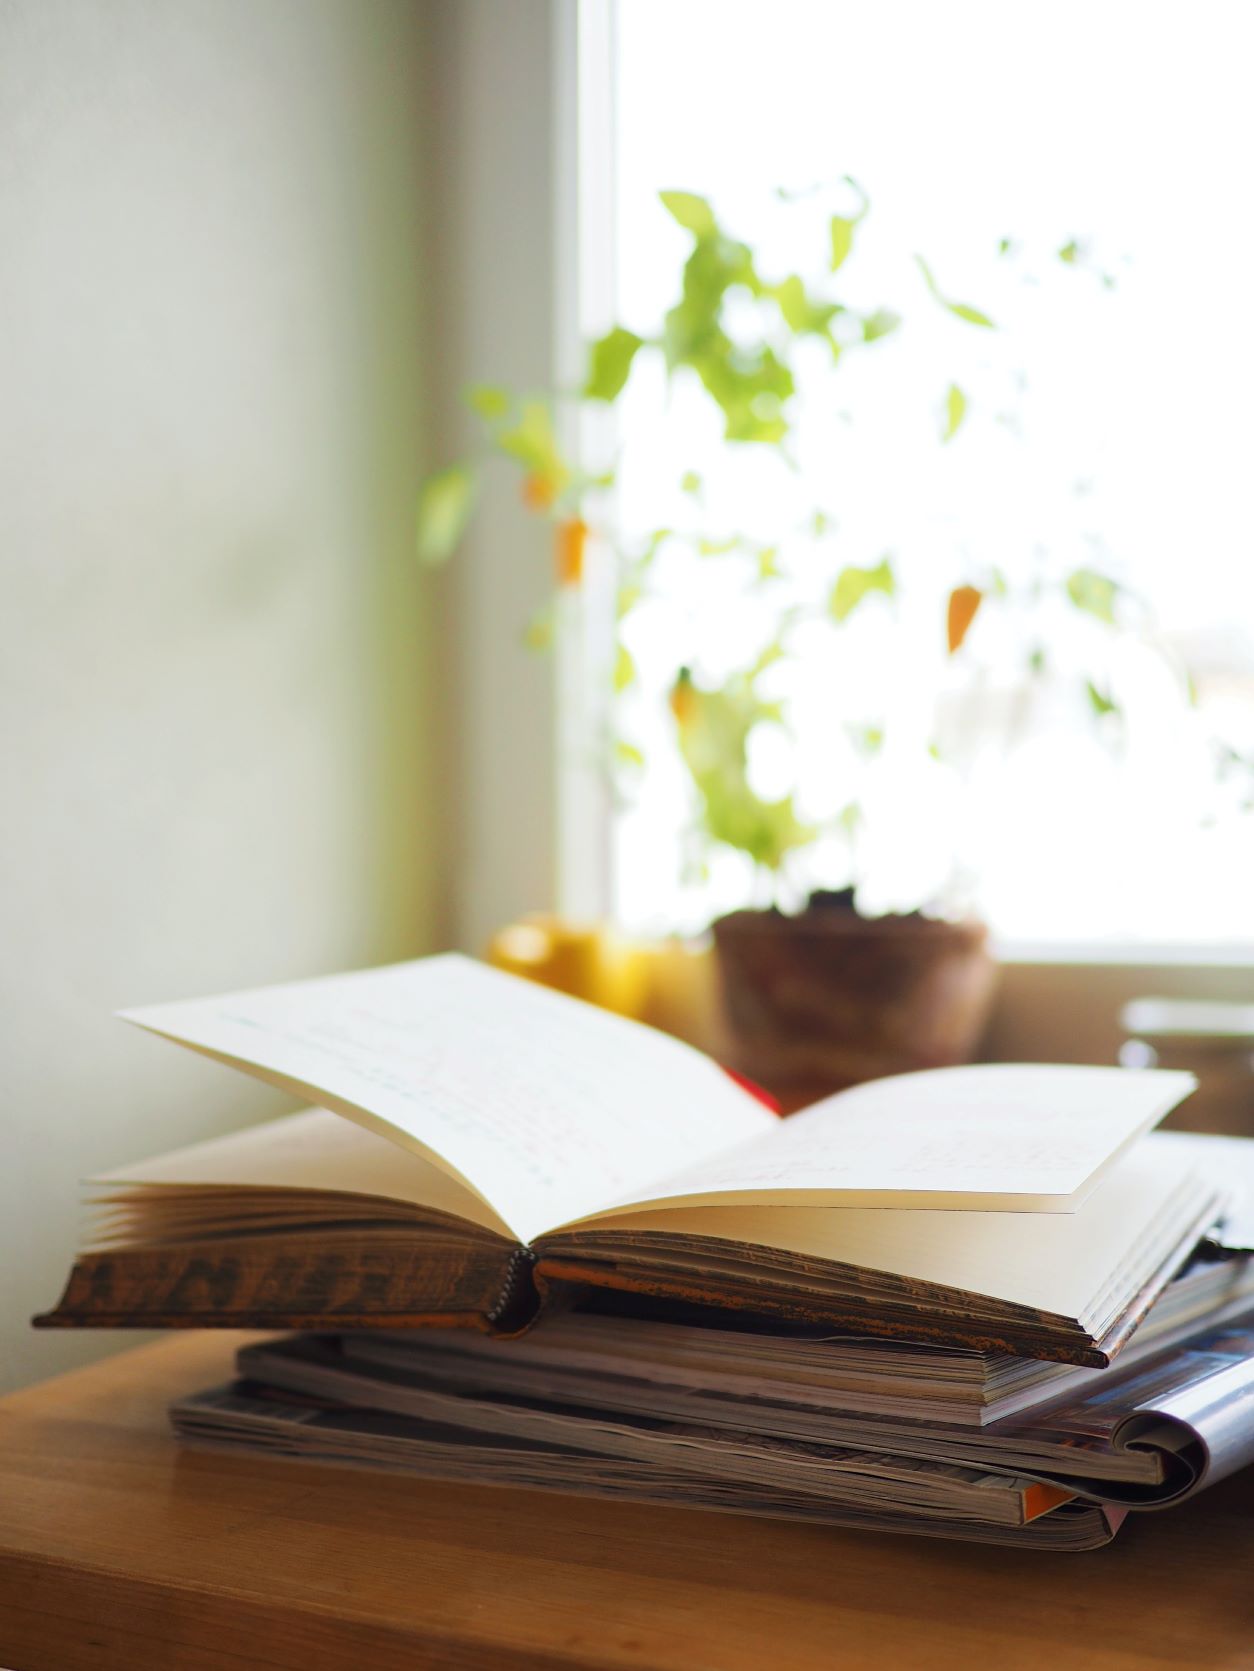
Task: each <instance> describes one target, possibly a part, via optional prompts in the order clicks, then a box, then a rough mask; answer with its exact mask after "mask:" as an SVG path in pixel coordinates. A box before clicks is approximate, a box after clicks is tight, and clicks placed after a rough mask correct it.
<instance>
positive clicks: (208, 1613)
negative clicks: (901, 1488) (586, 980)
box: [0, 1334, 1254, 1671]
mask: <svg viewBox="0 0 1254 1671" xmlns="http://www.w3.org/2000/svg"><path fill="white" fill-rule="evenodd" d="M237 1344H238V1337H227V1336H222V1335H216V1336H215V1335H212V1334H202V1335H193V1336H186V1337H178V1338H172V1339H170V1340H168V1341H164V1342H162V1343H161V1344H159V1345H157V1346H152V1347H146V1348H144V1349H143V1350H141V1351H137V1352H129V1353H126V1354H124V1355H122V1356H120V1357H117V1358H114V1359H112V1360H110V1361H109V1362H107V1363H104V1364H102V1365H100V1366H98V1367H95V1368H92V1369H87V1370H80V1371H78V1372H76V1373H74V1374H72V1375H67V1376H64V1377H63V1378H61V1379H60V1380H57V1381H53V1382H50V1383H48V1384H46V1385H44V1386H42V1387H35V1388H32V1389H30V1390H29V1391H26V1392H22V1393H18V1394H17V1395H16V1396H14V1397H11V1398H9V1399H7V1400H5V1401H4V1402H3V1403H0V1665H2V1666H5V1667H8V1668H9V1671H80V1668H81V1671H263V1668H264V1671H286V1668H292V1671H324V1668H325V1671H402V1668H403V1671H416V1668H417V1667H459V1668H462V1671H487V1668H489V1667H493V1668H494V1667H508V1668H510V1671H523V1668H526V1671H539V1668H540V1667H549V1668H553V1667H556V1668H559V1671H560V1668H563V1667H565V1668H571V1667H597V1668H610V1667H613V1668H620V1667H633V1668H637V1671H638V1668H640V1667H658V1668H667V1671H695V1668H698V1667H700V1668H702V1671H715V1668H717V1671H808V1668H810V1667H816V1668H817V1667H822V1668H824V1671H828V1668H832V1667H840V1668H845V1667H857V1666H873V1667H876V1668H877V1671H907V1668H909V1671H913V1668H914V1667H920V1666H923V1667H962V1671H972V1668H974V1671H1014V1668H1016V1667H1029V1666H1030V1667H1044V1666H1050V1667H1054V1666H1065V1667H1067V1668H1068V1671H1074V1668H1087V1667H1099V1666H1100V1667H1103V1668H1107V1671H1113V1668H1119V1671H1145V1668H1146V1667H1162V1666H1179V1667H1184V1666H1188V1667H1216V1668H1218V1667H1224V1671H1235V1668H1236V1667H1241V1666H1251V1667H1254V1470H1248V1471H1247V1473H1246V1474H1245V1475H1244V1476H1239V1477H1238V1478H1237V1479H1234V1480H1230V1481H1228V1482H1227V1484H1226V1485H1222V1486H1219V1487H1218V1488H1217V1489H1216V1490H1215V1491H1214V1492H1213V1493H1211V1494H1210V1495H1209V1496H1208V1497H1203V1498H1201V1499H1199V1500H1198V1501H1196V1502H1194V1503H1191V1504H1188V1505H1186V1506H1185V1507H1184V1508H1181V1509H1178V1510H1175V1511H1173V1512H1169V1513H1166V1514H1160V1515H1147V1516H1143V1517H1140V1518H1138V1519H1137V1520H1135V1521H1134V1522H1133V1523H1132V1524H1131V1525H1129V1526H1125V1528H1124V1531H1123V1533H1122V1535H1121V1536H1120V1538H1119V1539H1118V1540H1117V1541H1116V1542H1115V1543H1114V1544H1113V1545H1112V1546H1111V1547H1110V1548H1108V1549H1104V1550H1098V1551H1096V1552H1095V1553H1092V1554H1088V1555H1033V1554H1031V1553H1028V1552H1024V1551H1004V1550H996V1549H988V1548H982V1547H980V1546H978V1545H965V1546H964V1545H961V1544H952V1545H948V1544H943V1543H934V1542H930V1541H927V1540H924V1539H914V1538H903V1537H898V1538H894V1537H887V1536H871V1535H867V1534H865V1533H856V1534H855V1533H848V1532H831V1531H823V1530H818V1529H815V1528H812V1527H802V1526H791V1525H787V1524H782V1523H771V1522H764V1521H752V1520H745V1519H740V1518H737V1517H734V1516H724V1515H712V1514H701V1513H697V1512H695V1511H692V1510H680V1509H675V1510H665V1511H663V1510H658V1509H650V1508H643V1507H631V1506H626V1507H624V1506H611V1505H607V1504H605V1503H596V1502H580V1501H578V1500H577V1499H573V1498H564V1497H555V1496H548V1495H545V1494H539V1493H525V1492H514V1491H494V1490H490V1489H485V1488H476V1489H471V1488H468V1487H455V1486H449V1485H431V1484H424V1483H422V1482H418V1481H412V1480H406V1479H400V1478H395V1477H391V1476H388V1475H382V1474H366V1473H354V1472H350V1471H348V1470H341V1469H336V1468H330V1467H311V1466H308V1465H306V1464H304V1463H285V1462H282V1461H275V1460H252V1459H250V1458H247V1457H232V1456H220V1455H213V1454H209V1453H194V1452H190V1451H186V1450H181V1449H179V1448H178V1447H176V1445H175V1444H174V1442H173V1440H172V1439H171V1437H170V1435H169V1433H168V1432H167V1429H166V1421H165V1406H166V1404H167V1402H168V1400H169V1399H170V1398H171V1397H172V1396H174V1395H175V1394H178V1393H183V1392H187V1391H191V1390H192V1389H194V1388H197V1387H201V1386H205V1385H209V1384H210V1383H212V1382H214V1381H216V1380H220V1379H224V1378H225V1375H226V1372H227V1369H228V1366H229V1363H230V1357H231V1352H232V1350H233V1348H234V1347H235V1345H237Z"/></svg>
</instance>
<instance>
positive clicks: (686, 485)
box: [679, 470, 701, 493]
mask: <svg viewBox="0 0 1254 1671" xmlns="http://www.w3.org/2000/svg"><path fill="white" fill-rule="evenodd" d="M679 489H680V492H681V493H700V491H701V478H700V476H699V475H698V474H697V472H696V471H695V470H685V471H684V473H683V475H682V476H681V477H680V478H679Z"/></svg>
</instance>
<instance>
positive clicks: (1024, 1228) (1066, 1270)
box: [541, 1134, 1213, 1318]
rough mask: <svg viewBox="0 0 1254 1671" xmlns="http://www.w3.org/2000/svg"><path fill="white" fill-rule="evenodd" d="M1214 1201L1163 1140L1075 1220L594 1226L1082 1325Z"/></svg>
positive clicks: (624, 1216)
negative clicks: (761, 1255)
mask: <svg viewBox="0 0 1254 1671" xmlns="http://www.w3.org/2000/svg"><path fill="white" fill-rule="evenodd" d="M1164 1135H1166V1134H1164ZM1211 1195H1213V1191H1212V1190H1210V1189H1209V1187H1205V1186H1202V1185H1201V1184H1200V1183H1199V1182H1198V1181H1197V1180H1196V1178H1195V1177H1194V1175H1193V1174H1192V1171H1191V1168H1190V1167H1188V1166H1187V1165H1182V1164H1181V1157H1180V1155H1179V1153H1178V1152H1177V1151H1176V1150H1175V1149H1174V1148H1172V1147H1169V1146H1168V1145H1167V1144H1166V1143H1165V1142H1164V1141H1163V1137H1162V1136H1159V1135H1154V1136H1151V1137H1150V1138H1148V1139H1147V1140H1146V1141H1145V1142H1144V1143H1138V1144H1137V1145H1136V1146H1135V1147H1134V1148H1132V1149H1131V1150H1130V1151H1129V1152H1128V1153H1127V1154H1125V1155H1122V1156H1120V1158H1119V1159H1118V1160H1117V1161H1116V1162H1115V1163H1114V1165H1113V1166H1111V1167H1110V1169H1109V1171H1108V1172H1107V1174H1106V1175H1105V1176H1104V1177H1103V1179H1102V1182H1101V1183H1100V1184H1099V1185H1098V1187H1097V1189H1096V1190H1095V1191H1094V1192H1093V1195H1092V1196H1091V1197H1090V1199H1089V1201H1088V1203H1087V1204H1086V1206H1085V1207H1084V1209H1083V1210H1082V1211H1081V1212H1077V1213H1004V1212H936V1211H926V1210H925V1211H894V1210H888V1211H885V1210H882V1209H874V1208H865V1207H861V1208H859V1207H848V1208H846V1207H835V1208H832V1207H828V1208H819V1207H795V1208H790V1209H789V1210H787V1211H780V1209H779V1208H775V1207H766V1206H761V1205H755V1206H721V1205H713V1204H711V1205H705V1206H684V1207H674V1206H671V1207H667V1208H663V1209H661V1210H656V1211H647V1212H636V1211H633V1210H630V1209H624V1210H623V1212H621V1213H616V1214H612V1215H607V1216H606V1217H605V1218H603V1219H599V1220H598V1221H597V1222H596V1223H594V1224H588V1225H587V1226H586V1227H585V1228H586V1230H587V1232H588V1233H589V1234H590V1235H591V1234H596V1233H598V1232H602V1233H608V1234H616V1233H618V1232H620V1231H622V1232H629V1233H630V1232H635V1233H639V1234H645V1233H649V1232H652V1233H656V1234H658V1235H662V1236H694V1237H713V1238H715V1239H717V1240H726V1241H729V1242H737V1243H740V1244H742V1245H745V1244H747V1245H749V1246H757V1247H761V1248H763V1249H769V1248H778V1249H781V1250H783V1251H784V1252H788V1253H795V1254H799V1255H800V1256H802V1257H803V1258H806V1259H813V1260H821V1261H823V1262H825V1263H828V1262H830V1263H832V1264H838V1265H847V1266H855V1267H860V1268H862V1269H865V1270H871V1271H886V1272H891V1273H893V1274H894V1275H898V1276H902V1277H906V1278H910V1279H914V1280H916V1281H919V1282H926V1283H935V1284H942V1285H944V1286H945V1287H949V1288H955V1289H959V1290H962V1291H964V1292H966V1293H969V1294H980V1295H988V1296H990V1297H991V1298H994V1299H999V1300H1003V1301H1005V1302H1007V1303H1009V1304H1013V1305H1022V1306H1027V1307H1029V1308H1030V1309H1031V1310H1033V1311H1040V1312H1047V1313H1051V1314H1054V1315H1057V1316H1061V1317H1068V1318H1084V1317H1085V1315H1086V1313H1087V1312H1089V1311H1090V1309H1091V1308H1092V1307H1093V1306H1094V1303H1095V1301H1096V1300H1097V1298H1098V1297H1099V1296H1100V1295H1101V1294H1102V1293H1103V1291H1104V1290H1106V1289H1108V1288H1109V1286H1110V1285H1111V1283H1112V1281H1113V1280H1115V1279H1116V1277H1117V1275H1118V1273H1120V1272H1121V1270H1123V1269H1124V1267H1125V1265H1126V1262H1127V1261H1128V1259H1129V1255H1130V1252H1131V1251H1132V1250H1133V1249H1136V1248H1138V1247H1142V1246H1149V1249H1150V1251H1149V1252H1147V1253H1145V1254H1144V1255H1143V1257H1142V1259H1141V1261H1140V1263H1141V1264H1142V1265H1143V1266H1144V1267H1145V1269H1147V1270H1152V1269H1154V1268H1155V1266H1156V1264H1157V1263H1159V1262H1160V1261H1161V1258H1162V1257H1165V1254H1166V1252H1167V1250H1168V1248H1169V1246H1170V1244H1171V1241H1172V1238H1173V1237H1178V1235H1179V1234H1180V1225H1179V1222H1178V1220H1179V1218H1180V1215H1181V1211H1184V1212H1185V1214H1186V1216H1187V1213H1188V1211H1193V1210H1196V1209H1197V1207H1198V1206H1199V1205H1200V1204H1201V1202H1202V1201H1204V1200H1205V1199H1206V1198H1207V1197H1208V1196H1211ZM1181 1203H1182V1204H1183V1205H1182V1206H1181ZM579 1237H580V1230H579V1229H578V1228H575V1229H572V1230H569V1231H563V1232H559V1233H558V1234H557V1235H556V1236H554V1237H553V1238H552V1239H551V1241H550V1240H549V1238H546V1239H545V1242H544V1244H543V1245H542V1247H541V1253H542V1255H543V1253H545V1252H547V1251H549V1249H550V1248H551V1249H552V1251H553V1252H554V1253H561V1252H568V1251H570V1250H572V1249H573V1250H578V1248H579V1246H580V1242H579ZM1142 1274H1143V1273H1142ZM1125 1286H1126V1283H1125ZM1133 1286H1134V1287H1135V1286H1137V1284H1136V1283H1135V1282H1133Z"/></svg>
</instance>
